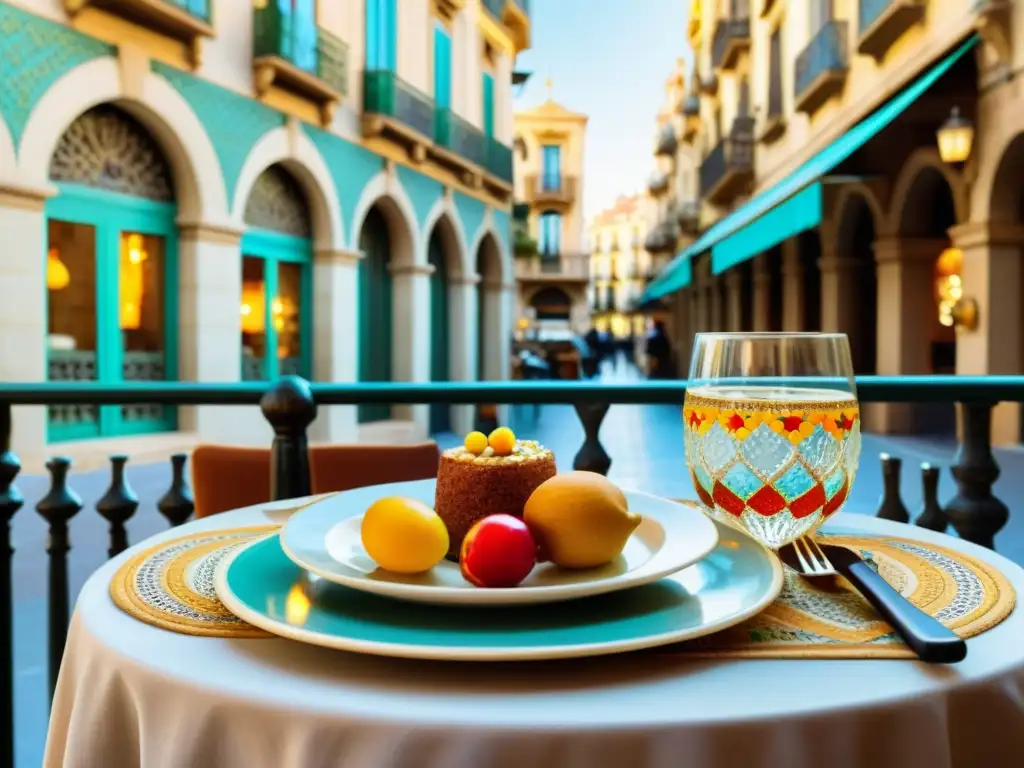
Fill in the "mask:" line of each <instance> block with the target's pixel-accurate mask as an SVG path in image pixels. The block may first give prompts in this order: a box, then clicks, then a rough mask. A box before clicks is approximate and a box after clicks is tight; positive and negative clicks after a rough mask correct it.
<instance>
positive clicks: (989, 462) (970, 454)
mask: <svg viewBox="0 0 1024 768" xmlns="http://www.w3.org/2000/svg"><path fill="white" fill-rule="evenodd" d="M994 406H995V403H961V404H960V419H961V422H960V426H961V433H962V434H963V442H961V443H960V448H959V450H958V451H957V454H956V463H955V464H954V465H953V466H952V472H953V477H955V478H956V482H957V485H958V486H959V492H958V493H957V495H956V496H954V497H953V499H952V500H951V501H950V502H949V504H947V505H946V517H947V518H948V519H949V522H950V523H952V525H953V527H954V528H955V529H956V532H957V533H959V534H960V537H961V538H963V539H966V540H967V541H972V542H974V543H975V544H980V545H981V546H983V547H988V548H989V549H995V536H996V533H998V532H999V530H1000V529H1001V528H1002V527H1003V526H1004V525H1006V521H1007V520H1009V518H1010V510H1008V509H1007V508H1006V505H1005V504H1003V502H1001V501H1000V500H999V499H997V498H996V497H995V496H993V495H992V484H993V483H995V481H996V479H997V478H998V477H999V465H998V464H997V463H996V460H995V457H994V456H993V455H992V408H993V407H994Z"/></svg>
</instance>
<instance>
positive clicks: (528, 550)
mask: <svg viewBox="0 0 1024 768" xmlns="http://www.w3.org/2000/svg"><path fill="white" fill-rule="evenodd" d="M536 562H537V542H536V541H534V538H533V534H532V533H530V529H529V528H527V527H526V523H524V522H523V521H522V520H520V519H519V518H518V517H512V515H491V516H490V517H485V518H484V519H483V520H480V521H479V522H477V523H476V525H474V526H473V527H472V528H470V529H469V533H467V534H466V538H464V539H463V540H462V549H461V550H460V551H459V566H460V567H461V569H462V575H463V576H464V577H465V579H466V581H468V582H469V583H470V584H473V585H474V586H477V587H514V586H516V585H517V584H518V583H519V582H521V581H522V580H523V579H525V578H526V577H527V576H528V575H529V574H530V571H532V570H533V566H534V565H535V564H536Z"/></svg>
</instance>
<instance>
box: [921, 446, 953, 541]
mask: <svg viewBox="0 0 1024 768" xmlns="http://www.w3.org/2000/svg"><path fill="white" fill-rule="evenodd" d="M921 485H922V491H923V496H924V503H923V504H922V505H921V514H920V515H918V516H917V520H915V521H914V524H915V525H918V526H920V527H921V528H927V529H928V530H930V531H938V532H939V533H942V532H943V531H945V530H946V527H947V526H948V525H949V521H948V520H947V519H946V513H945V512H943V511H942V506H941V505H940V504H939V468H938V467H933V466H932V465H931V464H927V463H925V464H922V465H921Z"/></svg>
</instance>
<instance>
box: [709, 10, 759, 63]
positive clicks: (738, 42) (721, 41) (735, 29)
mask: <svg viewBox="0 0 1024 768" xmlns="http://www.w3.org/2000/svg"><path fill="white" fill-rule="evenodd" d="M748 45H750V3H749V0H732V2H731V4H730V7H729V15H728V16H727V17H725V18H721V19H719V20H718V23H717V24H716V25H715V34H714V37H713V38H712V40H711V66H712V67H714V68H715V69H728V68H729V67H732V66H733V65H734V64H735V63H736V52H737V50H738V49H740V48H742V47H745V46H748Z"/></svg>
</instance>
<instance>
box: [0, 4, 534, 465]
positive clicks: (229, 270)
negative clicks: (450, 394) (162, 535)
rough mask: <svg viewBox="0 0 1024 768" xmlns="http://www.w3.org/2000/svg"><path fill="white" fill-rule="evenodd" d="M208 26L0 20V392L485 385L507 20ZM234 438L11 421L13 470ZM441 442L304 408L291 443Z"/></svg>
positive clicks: (450, 8) (248, 432)
mask: <svg viewBox="0 0 1024 768" xmlns="http://www.w3.org/2000/svg"><path fill="white" fill-rule="evenodd" d="M213 6H214V2H213V0H187V2H186V1H185V0H120V1H119V2H117V3H112V2H102V3H101V2H99V1H98V0H96V1H95V2H93V1H92V0H81V1H78V2H73V3H72V2H65V3H59V2H55V1H54V0H21V2H19V3H18V6H17V7H15V6H14V5H11V4H8V3H6V2H0V30H2V34H3V37H4V41H3V45H2V46H0V48H2V49H3V50H4V52H5V56H4V57H3V58H2V59H0V82H3V84H4V85H3V90H4V97H3V98H0V222H2V225H0V230H2V232H3V248H2V249H0V285H2V286H3V291H4V296H5V300H4V301H3V302H0V350H3V353H2V354H0V379H3V380H7V381H12V380H13V381H30V382H31V381H93V382H97V383H99V384H104V385H111V384H117V383H119V382H125V381H164V380H171V381H217V382H235V381H243V380H269V379H274V378H276V377H278V376H279V375H282V374H288V373H295V374H301V375H303V376H306V377H311V378H313V379H316V380H320V381H332V382H349V381H389V380H396V381H426V380H430V379H439V380H448V379H455V380H473V379H476V378H477V377H482V378H489V379H499V378H504V377H506V376H507V375H508V365H509V363H508V360H509V341H510V339H511V336H512V327H511V317H512V305H513V303H514V296H513V293H514V290H515V289H514V281H513V263H512V253H511V243H510V213H511V205H512V181H513V179H512V149H511V144H512V139H513V121H512V95H511V86H512V71H513V62H514V59H515V56H516V54H517V53H518V52H519V51H521V50H523V49H524V48H526V47H528V46H529V40H530V19H529V14H528V11H527V8H528V4H527V2H526V0H458V1H456V0H445V1H443V2H436V1H435V0H374V1H373V2H367V1H365V0H330V2H324V1H321V2H316V0H294V1H293V2H288V3H278V2H269V3H268V2H262V3H260V2H257V3H252V2H241V0H236V1H232V2H228V1H224V2H217V3H216V13H214V12H213ZM478 307H483V308H484V311H478ZM456 329H457V330H456ZM479 339H484V340H486V343H484V344H479V345H478V340H479ZM478 347H479V349H480V350H481V351H482V352H481V354H479V355H478ZM456 410H458V409H456ZM463 410H464V409H463ZM238 414H239V412H238V411H237V410H232V409H224V408H212V407H201V408H182V409H172V408H163V407H159V406H148V405H132V406H125V407H107V406H105V407H102V408H96V407H79V406H60V407H55V408H52V409H50V411H49V412H48V413H47V412H45V411H44V409H41V408H19V409H17V410H16V414H15V422H16V423H15V432H16V435H15V443H16V444H17V445H18V446H19V450H21V451H23V452H26V453H28V454H37V453H41V452H42V451H43V450H44V446H45V445H46V444H47V443H55V442H59V441H67V440H78V439H84V438H88V439H97V438H100V439H102V438H114V437H119V436H126V435H132V436H135V437H133V440H142V441H144V440H145V439H146V438H145V436H146V435H150V434H153V433H158V432H162V433H168V432H171V433H174V432H180V433H183V434H188V435H191V436H194V437H197V438H201V439H206V440H212V441H231V442H238V441H242V442H248V441H250V440H252V441H257V440H258V441H259V442H260V443H262V444H265V441H266V425H265V424H262V423H261V421H260V419H259V418H258V417H257V418H252V419H249V418H245V419H240V418H239V416H238ZM450 419H451V414H450V413H448V409H447V408H436V409H433V411H432V412H431V413H430V414H429V415H428V411H427V409H426V408H425V407H419V406H417V407H414V408H408V407H406V408H396V409H395V410H394V411H392V409H391V408H390V407H389V406H386V405H385V406H366V407H364V408H361V409H359V413H358V414H357V413H356V409H352V408H326V409H322V410H321V414H320V417H319V419H318V421H317V422H316V423H315V424H314V427H313V432H312V435H313V437H314V438H315V439H320V440H325V441H332V442H337V441H351V440H355V439H357V437H359V436H360V435H365V434H366V430H367V429H368V428H370V426H371V425H374V424H377V423H379V422H390V423H392V424H394V423H395V422H398V423H399V426H405V427H407V428H408V431H409V432H410V433H412V434H414V435H421V436H422V435H425V434H426V433H427V431H428V428H430V427H433V428H435V429H438V428H445V427H447V426H448V425H449V422H450ZM466 423H467V424H468V422H466ZM139 436H141V437H139Z"/></svg>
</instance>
